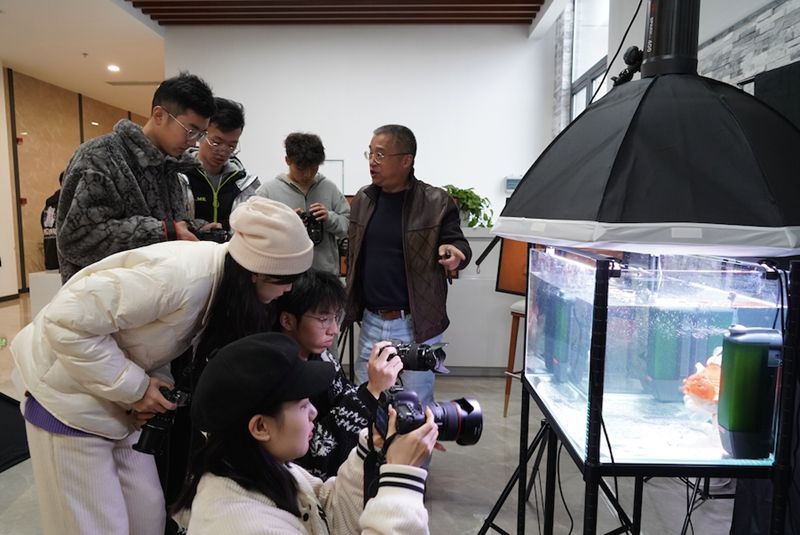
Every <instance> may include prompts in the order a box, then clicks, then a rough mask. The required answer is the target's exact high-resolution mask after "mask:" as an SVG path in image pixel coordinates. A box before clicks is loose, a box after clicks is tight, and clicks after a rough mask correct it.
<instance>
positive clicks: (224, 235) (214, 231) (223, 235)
mask: <svg viewBox="0 0 800 535" xmlns="http://www.w3.org/2000/svg"><path fill="white" fill-rule="evenodd" d="M194 235H195V236H197V239H198V240H202V241H214V242H217V243H225V242H226V241H228V237H229V235H228V231H227V230H225V229H224V228H210V229H208V230H198V231H196V232H195V233H194Z"/></svg>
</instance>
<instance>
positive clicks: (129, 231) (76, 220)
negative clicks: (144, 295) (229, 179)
mask: <svg viewBox="0 0 800 535" xmlns="http://www.w3.org/2000/svg"><path fill="white" fill-rule="evenodd" d="M197 165H198V164H197V161H196V160H195V159H194V158H192V157H190V156H188V155H183V156H181V158H179V159H176V158H173V157H172V156H166V155H164V154H163V153H162V152H161V151H160V150H159V149H157V148H156V147H155V146H154V145H153V144H152V143H150V141H149V140H148V139H147V137H146V136H145V135H144V132H142V128H141V127H140V126H138V125H137V124H135V123H133V122H131V121H128V120H125V119H123V120H121V121H119V122H118V123H117V124H116V125H115V126H114V131H113V132H112V133H110V134H106V135H104V136H100V137H97V138H95V139H92V140H90V141H87V142H86V143H84V144H83V145H81V146H80V147H79V148H78V150H77V151H76V152H75V154H74V155H73V156H72V159H71V160H70V162H69V164H68V165H67V170H66V171H65V173H64V184H63V186H62V189H61V198H60V199H59V203H58V220H57V221H56V232H57V244H58V259H59V263H60V269H61V279H62V281H64V282H66V281H67V280H68V279H69V278H70V277H72V275H74V274H75V273H77V272H78V271H79V270H81V269H82V268H84V267H86V266H88V265H89V264H92V263H94V262H97V261H98V260H101V259H103V258H105V257H107V256H110V255H112V254H114V253H118V252H120V251H127V250H130V249H135V248H137V247H142V246H144V245H150V244H152V243H157V242H162V241H166V239H167V235H166V233H165V226H164V221H165V220H168V219H169V220H182V219H186V217H187V214H186V200H185V198H184V197H185V194H184V191H183V189H182V188H181V185H180V183H179V180H178V173H181V172H184V173H185V172H187V171H188V170H190V169H192V168H193V167H196V166H197Z"/></svg>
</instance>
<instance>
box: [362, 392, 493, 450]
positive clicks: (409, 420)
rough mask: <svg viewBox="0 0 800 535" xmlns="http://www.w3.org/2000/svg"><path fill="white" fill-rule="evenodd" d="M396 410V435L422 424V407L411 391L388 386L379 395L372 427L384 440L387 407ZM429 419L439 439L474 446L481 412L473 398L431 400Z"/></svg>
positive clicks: (423, 420)
mask: <svg viewBox="0 0 800 535" xmlns="http://www.w3.org/2000/svg"><path fill="white" fill-rule="evenodd" d="M390 405H391V406H392V407H394V410H395V411H397V432H398V433H399V434H401V435H403V434H406V433H410V432H411V431H413V430H414V429H417V428H419V427H420V426H421V425H422V424H424V423H425V407H423V406H422V403H421V402H420V400H419V397H418V396H417V393H416V392H414V391H413V390H406V389H404V388H403V387H401V386H394V387H392V388H391V389H390V390H389V392H388V393H387V395H386V396H381V401H380V402H379V404H378V410H377V412H376V415H375V426H376V427H377V428H378V431H379V432H380V433H381V435H383V436H384V437H386V432H387V428H388V425H389V406H390ZM429 407H430V409H431V412H433V420H434V422H436V426H437V427H438V428H439V440H442V441H450V440H454V441H455V442H456V444H459V445H461V446H471V445H473V444H477V442H478V440H479V439H480V438H481V432H482V431H483V412H482V411H481V406H480V404H479V403H478V402H477V400H475V399H471V398H460V399H453V400H450V401H443V402H438V401H435V402H434V403H433V404H432V405H430V406H429Z"/></svg>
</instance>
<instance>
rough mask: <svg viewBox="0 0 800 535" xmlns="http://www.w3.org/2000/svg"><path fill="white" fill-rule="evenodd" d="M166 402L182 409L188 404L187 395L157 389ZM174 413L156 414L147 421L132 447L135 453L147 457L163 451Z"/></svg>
mask: <svg viewBox="0 0 800 535" xmlns="http://www.w3.org/2000/svg"><path fill="white" fill-rule="evenodd" d="M158 390H159V391H160V392H161V395H163V396H164V397H165V398H166V399H167V401H170V402H172V403H175V404H176V405H178V406H179V407H183V406H185V405H187V404H188V402H189V397H190V396H189V394H188V393H187V392H184V391H183V390H180V389H177V388H176V389H174V390H170V389H169V388H167V387H165V386H162V387H160V388H159V389H158ZM175 412H176V411H174V410H173V411H167V412H158V413H156V415H155V416H153V417H152V418H150V419H149V420H147V423H146V424H144V425H143V426H142V434H141V435H139V440H138V441H137V442H136V444H134V445H133V449H135V450H136V451H139V452H142V453H147V454H149V455H158V454H160V453H161V452H162V451H163V449H164V443H165V441H166V438H167V436H168V435H169V430H170V429H171V428H172V424H174V423H175Z"/></svg>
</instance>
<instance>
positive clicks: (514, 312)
mask: <svg viewBox="0 0 800 535" xmlns="http://www.w3.org/2000/svg"><path fill="white" fill-rule="evenodd" d="M524 317H525V300H524V299H520V300H519V301H515V302H514V303H513V304H512V305H511V339H510V340H509V341H508V364H507V365H506V398H505V401H504V403H503V418H505V417H506V416H508V397H509V396H510V395H511V380H512V379H513V378H515V377H516V376H517V375H516V374H515V372H514V359H515V358H516V355H517V335H518V334H519V320H520V319H521V318H524Z"/></svg>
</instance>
